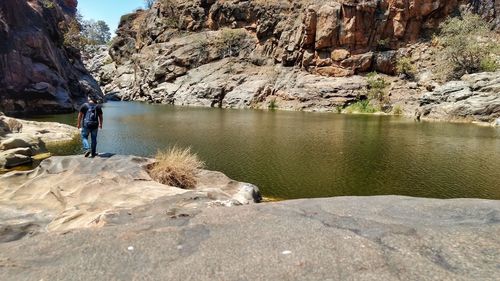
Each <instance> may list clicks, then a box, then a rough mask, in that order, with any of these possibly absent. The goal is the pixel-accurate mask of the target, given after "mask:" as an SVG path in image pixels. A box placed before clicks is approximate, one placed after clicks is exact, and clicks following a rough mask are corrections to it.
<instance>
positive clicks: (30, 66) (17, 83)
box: [0, 0, 102, 115]
mask: <svg viewBox="0 0 500 281" xmlns="http://www.w3.org/2000/svg"><path fill="white" fill-rule="evenodd" d="M76 6H77V1H76V0H57V1H52V0H46V1H36V0H2V1H1V2H0V97H1V100H0V110H1V111H3V112H5V113H6V114H8V115H13V114H40V113H58V112H71V111H73V110H74V108H75V107H77V106H78V105H79V104H81V103H82V102H83V101H84V100H85V98H86V96H88V95H92V96H97V97H99V96H102V92H101V90H100V88H99V86H98V84H97V83H96V82H95V80H94V79H93V78H92V76H91V75H90V74H89V73H88V72H87V70H86V69H85V67H84V65H83V63H82V61H81V57H80V53H79V51H78V50H77V49H75V48H74V47H71V46H68V45H67V44H65V38H64V31H65V30H67V29H68V24H69V22H70V21H71V20H72V19H73V18H74V15H75V13H76Z"/></svg>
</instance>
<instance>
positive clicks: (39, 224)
mask: <svg viewBox="0 0 500 281" xmlns="http://www.w3.org/2000/svg"><path fill="white" fill-rule="evenodd" d="M152 161H153V160H152V159H147V158H140V157H134V156H111V157H109V158H105V157H96V158H93V159H91V158H84V157H83V156H82V155H78V156H65V157H62V156H61V157H52V158H49V159H46V160H44V161H43V162H42V163H41V164H40V166H39V167H37V168H36V169H34V170H32V171H27V172H10V173H7V174H5V175H3V176H1V177H0V186H1V188H0V218H1V222H0V229H4V231H3V232H1V233H0V240H3V241H5V240H9V239H12V237H18V236H16V235H14V236H12V234H11V232H12V230H11V229H22V227H21V226H24V225H30V226H31V228H32V229H33V230H35V229H36V230H37V231H41V232H43V231H56V230H57V231H61V230H68V229H74V228H81V227H96V226H102V225H104V224H106V223H107V221H108V219H107V217H108V216H109V215H110V214H114V213H115V212H118V211H119V210H121V209H129V208H133V207H137V206H142V205H147V204H150V203H151V202H153V201H154V200H156V199H158V198H161V197H164V196H173V195H177V194H184V193H188V194H189V195H186V196H193V197H198V198H199V199H200V200H199V201H197V202H194V204H195V205H198V204H200V207H201V206H202V205H203V204H207V203H208V202H212V204H216V205H221V206H232V205H241V204H248V203H253V202H254V201H260V194H259V191H258V188H257V187H255V186H253V185H251V184H245V183H240V182H236V181H233V180H231V179H229V178H227V177H226V176H225V175H223V174H221V173H218V172H210V171H200V173H199V175H198V180H197V181H198V184H197V186H196V188H195V189H194V190H183V189H180V188H176V187H171V186H166V185H163V184H160V183H158V182H155V181H153V180H152V179H151V177H150V176H149V174H148V173H147V172H146V170H145V167H146V166H147V165H148V164H151V163H152ZM5 229H7V230H9V231H10V232H9V231H6V230H5Z"/></svg>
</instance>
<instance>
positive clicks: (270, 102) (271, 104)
mask: <svg viewBox="0 0 500 281" xmlns="http://www.w3.org/2000/svg"><path fill="white" fill-rule="evenodd" d="M267 108H268V109H270V110H275V109H277V108H278V105H277V104H276V98H273V99H272V100H271V101H269V105H268V106H267Z"/></svg>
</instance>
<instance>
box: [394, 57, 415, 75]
mask: <svg viewBox="0 0 500 281" xmlns="http://www.w3.org/2000/svg"><path fill="white" fill-rule="evenodd" d="M396 72H397V73H398V74H400V75H403V76H404V77H405V78H408V79H413V78H415V67H414V66H413V64H412V62H411V59H410V58H409V57H401V58H399V59H398V60H397V62H396Z"/></svg>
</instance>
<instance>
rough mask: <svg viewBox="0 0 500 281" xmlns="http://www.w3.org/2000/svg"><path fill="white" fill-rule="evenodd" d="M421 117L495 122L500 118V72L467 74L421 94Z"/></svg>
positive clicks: (417, 114) (419, 116) (417, 115)
mask: <svg viewBox="0 0 500 281" xmlns="http://www.w3.org/2000/svg"><path fill="white" fill-rule="evenodd" d="M419 102H420V107H419V108H418V109H417V111H416V113H415V114H416V117H417V118H418V119H445V120H458V121H464V120H465V121H476V122H488V123H494V122H495V120H496V119H497V118H500V72H489V73H488V72H485V73H477V74H470V75H464V76H463V77H462V79H461V80H460V81H451V82H448V83H446V84H444V85H442V86H440V87H438V88H436V89H435V90H434V91H432V92H428V93H425V94H423V95H422V97H420V99H419Z"/></svg>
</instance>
